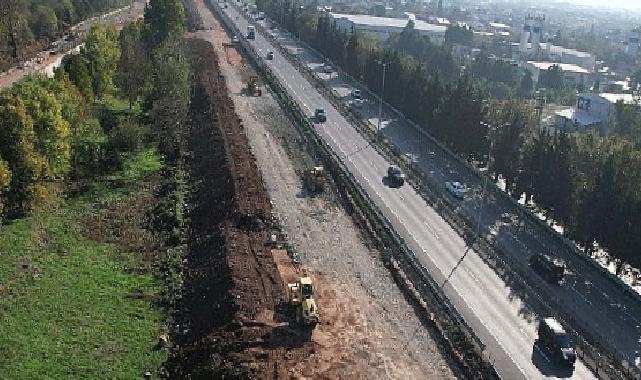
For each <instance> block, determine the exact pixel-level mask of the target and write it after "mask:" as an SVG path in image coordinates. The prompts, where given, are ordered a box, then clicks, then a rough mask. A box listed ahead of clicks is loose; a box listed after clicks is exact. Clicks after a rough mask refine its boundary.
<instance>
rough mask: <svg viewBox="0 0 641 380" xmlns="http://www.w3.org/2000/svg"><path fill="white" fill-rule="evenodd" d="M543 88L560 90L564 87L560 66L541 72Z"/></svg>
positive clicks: (553, 66)
mask: <svg viewBox="0 0 641 380" xmlns="http://www.w3.org/2000/svg"><path fill="white" fill-rule="evenodd" d="M539 84H540V86H541V87H545V88H551V89H560V88H562V87H563V71H562V70H561V67H560V66H559V65H552V66H550V67H549V68H548V69H547V70H541V73H540V75H539Z"/></svg>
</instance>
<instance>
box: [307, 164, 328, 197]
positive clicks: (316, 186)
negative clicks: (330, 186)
mask: <svg viewBox="0 0 641 380" xmlns="http://www.w3.org/2000/svg"><path fill="white" fill-rule="evenodd" d="M305 184H306V185H307V188H308V189H309V191H310V192H312V193H322V192H323V190H325V169H324V168H323V167H322V166H315V167H313V168H311V169H310V170H308V171H306V172H305Z"/></svg>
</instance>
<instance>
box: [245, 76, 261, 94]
mask: <svg viewBox="0 0 641 380" xmlns="http://www.w3.org/2000/svg"><path fill="white" fill-rule="evenodd" d="M247 92H248V93H249V94H250V95H251V96H261V95H262V94H263V91H262V90H261V89H260V82H259V81H258V76H256V75H251V76H250V77H249V82H247Z"/></svg>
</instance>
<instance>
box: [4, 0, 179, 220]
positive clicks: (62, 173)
mask: <svg viewBox="0 0 641 380" xmlns="http://www.w3.org/2000/svg"><path fill="white" fill-rule="evenodd" d="M183 34H184V15H183V13H182V5H181V3H180V1H179V0H151V1H150V3H149V5H148V7H147V9H146V14H145V21H144V22H137V23H133V24H130V25H128V26H126V27H125V28H124V29H123V31H122V32H121V33H120V35H118V33H116V31H115V30H114V29H112V28H104V27H101V26H94V27H93V28H92V29H91V30H90V31H89V32H88V33H86V34H85V36H84V37H83V42H84V46H83V48H82V49H81V51H80V53H79V54H75V55H69V56H67V57H65V59H64V60H63V63H62V65H61V68H60V69H59V70H57V71H56V74H55V77H54V78H47V77H45V76H41V75H36V76H27V77H25V78H24V79H23V80H21V81H19V82H18V83H16V84H15V85H14V86H13V88H11V89H10V90H7V91H5V92H3V93H2V94H0V120H2V121H3V122H2V128H0V216H1V215H2V214H6V215H9V216H11V217H15V216H20V215H23V214H25V213H27V212H29V211H30V210H31V209H32V208H33V207H35V206H37V205H38V203H39V200H41V199H43V198H44V197H46V195H47V189H48V184H49V183H51V182H57V181H60V180H63V179H65V178H69V177H71V176H75V177H81V176H86V175H95V174H100V171H104V170H110V169H111V168H109V167H105V162H103V161H104V159H105V154H104V150H105V149H106V148H108V147H109V146H110V145H109V144H111V147H113V145H114V144H118V145H120V146H121V147H127V146H133V145H137V144H136V142H135V141H134V140H136V139H140V135H141V133H139V132H140V127H139V125H138V121H137V120H134V121H131V120H129V121H122V120H117V121H116V123H111V122H109V120H108V118H106V117H105V115H104V112H102V110H103V108H104V107H102V106H101V105H100V102H99V101H100V100H101V99H102V98H103V97H104V96H105V95H108V94H122V95H124V96H126V97H127V99H128V100H129V104H130V107H131V106H133V104H134V103H136V102H137V101H138V100H139V99H142V98H144V99H145V100H146V102H145V103H144V104H145V111H147V113H148V114H149V116H150V119H151V120H152V122H153V124H154V125H155V126H156V127H157V128H156V130H155V131H156V132H157V133H156V135H158V136H159V137H160V138H159V140H158V141H160V142H164V141H168V142H169V143H167V144H168V145H169V147H166V146H165V145H166V144H165V145H163V144H164V143H163V144H161V148H165V149H164V153H166V154H168V155H171V153H172V152H174V151H175V150H176V149H175V147H174V146H173V145H175V144H176V143H175V142H174V141H176V140H177V139H176V138H175V136H173V135H172V133H174V132H173V131H174V130H175V129H177V128H175V127H176V126H177V125H178V124H179V123H185V120H186V118H187V113H188V106H189V95H190V92H189V91H190V85H189V79H190V75H189V63H188V61H187V59H186V55H185V53H184V50H183V47H182V46H183V45H184V44H183V43H182V42H181V41H182V40H181V39H182V36H183ZM115 84H119V85H120V86H119V87H120V88H118V87H116V86H115ZM117 149H118V147H116V150H117Z"/></svg>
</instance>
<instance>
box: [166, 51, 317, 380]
mask: <svg viewBox="0 0 641 380" xmlns="http://www.w3.org/2000/svg"><path fill="white" fill-rule="evenodd" d="M189 47H190V50H191V52H192V54H193V59H194V62H195V71H196V86H195V94H194V99H193V102H192V108H193V109H192V115H195V116H194V120H193V126H192V129H191V136H190V148H191V151H192V158H191V178H192V182H193V199H192V207H193V209H192V212H191V226H190V235H191V238H190V239H189V247H188V248H189V253H188V256H187V258H186V268H185V272H184V277H185V280H184V294H183V302H182V305H181V307H180V310H178V311H177V312H176V316H177V318H176V319H177V325H176V326H175V327H174V333H173V335H174V336H173V342H174V349H173V351H172V353H171V355H170V359H169V360H168V362H167V365H166V371H167V375H168V377H169V378H220V377H234V378H245V377H251V378H283V377H286V374H285V372H283V371H284V368H285V366H283V365H282V362H283V361H285V360H287V359H296V357H298V356H300V355H303V354H304V353H305V351H306V349H307V348H306V347H305V337H304V336H301V335H300V334H299V333H298V332H297V331H295V330H290V329H288V328H282V326H281V325H280V324H277V323H274V320H275V315H276V314H277V313H278V312H279V311H280V310H282V309H283V305H286V293H285V288H284V286H283V282H282V280H281V278H280V275H279V273H278V270H277V268H276V266H275V263H274V260H273V258H272V256H271V254H270V247H269V246H268V233H267V230H266V228H265V225H266V221H269V219H270V216H271V206H270V202H269V199H268V197H267V193H266V191H265V187H264V185H263V183H262V180H261V176H260V174H259V173H258V169H257V167H256V163H255V160H254V157H253V156H252V154H251V152H250V149H249V146H248V142H247V139H246V137H245V135H244V132H243V126H242V125H241V123H240V121H239V119H238V117H237V116H236V114H235V113H234V108H233V105H232V103H231V100H230V99H229V97H228V95H227V89H226V87H225V84H224V80H223V78H222V76H220V75H219V71H218V67H217V64H216V58H215V57H214V55H213V49H212V47H211V45H210V44H209V43H207V42H204V41H202V40H197V39H191V40H189ZM285 325H287V324H285ZM297 347H299V349H296V348H297ZM286 356H287V358H286Z"/></svg>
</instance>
